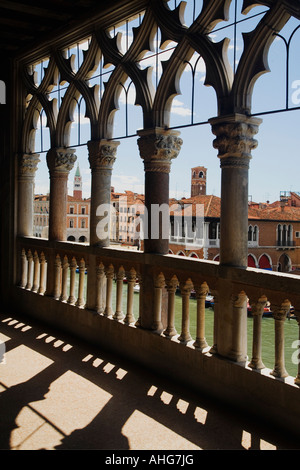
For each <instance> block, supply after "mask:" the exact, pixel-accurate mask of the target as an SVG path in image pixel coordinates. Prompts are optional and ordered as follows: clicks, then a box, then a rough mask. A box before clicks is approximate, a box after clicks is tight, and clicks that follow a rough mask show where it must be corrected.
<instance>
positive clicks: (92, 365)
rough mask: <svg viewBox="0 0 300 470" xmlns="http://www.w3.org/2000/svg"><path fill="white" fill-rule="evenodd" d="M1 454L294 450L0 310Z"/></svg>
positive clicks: (204, 401) (164, 383) (120, 362)
mask: <svg viewBox="0 0 300 470" xmlns="http://www.w3.org/2000/svg"><path fill="white" fill-rule="evenodd" d="M0 325H1V329H0V342H1V341H2V343H3V342H4V344H5V354H4V356H3V358H4V361H3V363H2V364H0V392H1V393H0V413H1V422H0V449H2V450H5V449H17V450H18V449H20V450H22V449H26V450H27V449H28V450H29V449H32V450H38V449H60V450H63V449H74V450H75V449H76V450H77V449H97V450H100V449H106V450H108V449H111V450H117V449H118V450H148V449H150V450H157V449H160V450H190V451H192V450H199V449H207V450H214V449H227V450H245V449H272V450H273V449H299V448H300V445H299V444H298V443H296V442H293V441H291V440H290V439H289V438H288V437H285V436H284V435H282V433H280V430H279V432H276V431H275V430H274V429H269V428H268V426H266V425H265V424H260V423H257V422H253V421H252V420H251V419H250V418H249V416H248V417H247V416H243V415H242V414H239V413H234V412H232V410H230V409H228V408H226V407H222V406H221V405H220V404H216V403H215V402H214V401H213V400H210V399H208V398H207V397H203V396H200V395H199V393H195V392H193V391H191V390H187V389H185V388H184V387H180V386H179V385H178V384H174V383H172V382H170V381H168V380H166V379H164V378H162V377H161V376H156V375H155V374H154V373H153V372H149V371H146V370H145V369H144V368H142V367H139V366H137V365H135V364H133V363H132V362H129V361H127V360H125V359H123V358H120V357H116V356H114V355H113V354H109V353H107V352H104V351H101V350H100V349H99V348H95V347H93V346H90V345H88V344H86V343H84V342H81V341H80V340H78V339H75V338H74V337H70V336H68V335H65V334H63V333H61V332H57V331H55V330H53V329H51V328H50V327H48V326H44V325H41V324H39V323H38V322H36V321H33V320H32V319H28V318H27V319H26V318H21V317H19V316H17V315H16V316H14V317H12V316H11V315H6V314H5V313H1V314H0Z"/></svg>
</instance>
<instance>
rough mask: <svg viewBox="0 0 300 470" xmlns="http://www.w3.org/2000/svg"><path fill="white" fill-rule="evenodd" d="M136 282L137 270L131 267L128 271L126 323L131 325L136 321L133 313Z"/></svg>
mask: <svg viewBox="0 0 300 470" xmlns="http://www.w3.org/2000/svg"><path fill="white" fill-rule="evenodd" d="M135 283H136V270H135V269H134V268H131V269H130V271H129V273H127V311H126V317H125V319H124V323H126V324H127V325H130V323H134V322H135V318H134V315H133V296H134V290H133V289H134V286H135Z"/></svg>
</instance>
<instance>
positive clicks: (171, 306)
mask: <svg viewBox="0 0 300 470" xmlns="http://www.w3.org/2000/svg"><path fill="white" fill-rule="evenodd" d="M178 284H179V281H178V279H177V277H176V276H175V275H174V276H173V277H172V278H171V279H169V280H168V281H167V283H166V285H167V292H168V325H167V328H166V329H165V331H164V335H165V336H166V337H167V338H172V336H176V335H177V331H176V328H175V293H176V289H177V286H178Z"/></svg>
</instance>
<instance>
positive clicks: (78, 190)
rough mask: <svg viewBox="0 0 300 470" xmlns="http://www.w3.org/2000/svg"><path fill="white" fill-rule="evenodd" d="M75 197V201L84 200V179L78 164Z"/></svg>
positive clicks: (74, 188) (75, 177) (74, 187)
mask: <svg viewBox="0 0 300 470" xmlns="http://www.w3.org/2000/svg"><path fill="white" fill-rule="evenodd" d="M73 197H74V198H75V199H82V177H81V173H80V169H79V164H77V169H76V173H75V176H74V186H73Z"/></svg>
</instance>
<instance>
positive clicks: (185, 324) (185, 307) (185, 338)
mask: <svg viewBox="0 0 300 470" xmlns="http://www.w3.org/2000/svg"><path fill="white" fill-rule="evenodd" d="M193 287H194V286H193V283H192V281H191V279H187V281H186V282H182V283H180V292H181V297H182V320H181V321H182V322H181V334H180V336H179V338H178V339H179V341H180V342H181V343H184V344H187V343H188V342H189V341H191V340H192V337H191V334H190V295H191V291H192V289H193Z"/></svg>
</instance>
